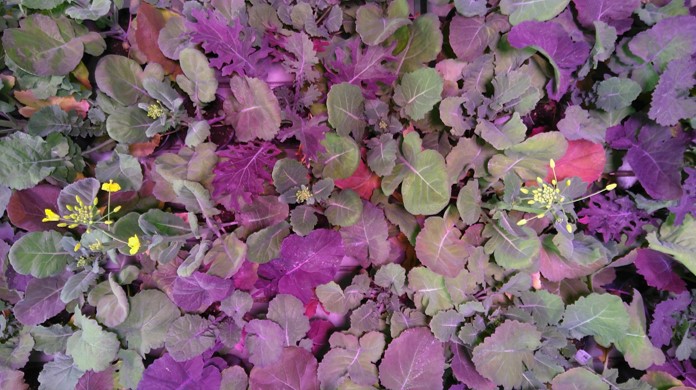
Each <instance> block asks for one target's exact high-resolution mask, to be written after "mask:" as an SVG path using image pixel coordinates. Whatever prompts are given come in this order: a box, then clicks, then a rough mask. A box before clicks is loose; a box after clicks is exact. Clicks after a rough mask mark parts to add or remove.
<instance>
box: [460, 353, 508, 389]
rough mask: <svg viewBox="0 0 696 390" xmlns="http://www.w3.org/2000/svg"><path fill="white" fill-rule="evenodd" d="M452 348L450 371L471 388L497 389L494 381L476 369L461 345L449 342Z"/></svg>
mask: <svg viewBox="0 0 696 390" xmlns="http://www.w3.org/2000/svg"><path fill="white" fill-rule="evenodd" d="M450 349H451V350H452V364H451V366H452V373H454V377H455V378H457V380H459V381H460V382H462V383H464V384H465V385H467V386H469V388H472V389H481V390H489V389H490V390H494V389H497V388H498V386H496V384H495V383H493V382H491V381H490V380H488V379H486V378H485V377H483V376H482V375H481V374H479V373H478V371H476V367H475V366H474V363H473V362H472V361H471V355H470V354H469V352H467V350H466V347H464V346H463V345H459V344H455V343H450Z"/></svg>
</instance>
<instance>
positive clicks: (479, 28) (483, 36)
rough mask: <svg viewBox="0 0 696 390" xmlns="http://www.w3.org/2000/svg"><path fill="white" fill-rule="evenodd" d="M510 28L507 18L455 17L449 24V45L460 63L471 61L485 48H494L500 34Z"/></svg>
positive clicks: (493, 15) (494, 16)
mask: <svg viewBox="0 0 696 390" xmlns="http://www.w3.org/2000/svg"><path fill="white" fill-rule="evenodd" d="M509 28H510V24H509V23H508V21H507V17H504V16H502V15H496V14H492V15H491V16H489V17H488V18H486V19H484V18H483V17H480V16H479V17H474V18H465V17H462V16H455V17H454V19H452V23H451V24H450V32H449V36H450V45H451V46H452V50H454V53H455V54H456V55H457V57H458V58H459V59H460V60H462V61H467V62H470V61H473V60H475V59H477V58H478V57H479V56H481V55H482V54H483V51H484V50H485V49H486V48H487V47H494V46H495V45H496V44H497V43H498V39H500V33H501V32H505V31H507V30H508V29H509Z"/></svg>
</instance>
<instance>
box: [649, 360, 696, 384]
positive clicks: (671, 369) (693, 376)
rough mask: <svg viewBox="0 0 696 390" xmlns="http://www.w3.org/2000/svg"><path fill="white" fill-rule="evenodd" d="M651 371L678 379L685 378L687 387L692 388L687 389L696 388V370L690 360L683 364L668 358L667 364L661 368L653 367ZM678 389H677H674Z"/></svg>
mask: <svg viewBox="0 0 696 390" xmlns="http://www.w3.org/2000/svg"><path fill="white" fill-rule="evenodd" d="M649 370H650V371H664V372H666V373H668V374H670V375H673V376H674V377H676V378H683V382H684V385H685V386H690V387H687V388H694V387H696V368H694V366H693V364H692V363H691V361H689V360H685V361H683V362H680V361H678V360H677V359H675V358H669V357H668V358H667V362H666V363H665V364H663V365H661V366H652V367H650V369H649ZM673 388H675V389H676V388H677V387H673Z"/></svg>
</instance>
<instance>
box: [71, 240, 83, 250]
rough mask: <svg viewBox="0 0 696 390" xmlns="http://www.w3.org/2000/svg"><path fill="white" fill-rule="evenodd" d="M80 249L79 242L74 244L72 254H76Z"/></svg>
mask: <svg viewBox="0 0 696 390" xmlns="http://www.w3.org/2000/svg"><path fill="white" fill-rule="evenodd" d="M80 248H82V244H80V242H79V241H78V242H77V244H75V247H74V248H73V252H77V251H78V250H80Z"/></svg>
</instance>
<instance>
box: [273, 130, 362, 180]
mask: <svg viewBox="0 0 696 390" xmlns="http://www.w3.org/2000/svg"><path fill="white" fill-rule="evenodd" d="M321 144H322V145H323V146H324V148H325V149H326V152H325V153H322V154H321V161H322V163H323V164H324V169H323V171H322V176H323V177H325V178H326V177H329V178H332V179H334V180H336V179H345V178H348V177H350V176H351V175H352V174H353V172H355V170H356V169H358V164H359V163H360V150H359V149H358V145H357V144H356V143H355V141H354V140H353V139H352V138H350V137H341V136H339V135H337V134H334V133H326V138H324V140H323V141H322V142H321ZM274 171H275V169H274Z"/></svg>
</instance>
